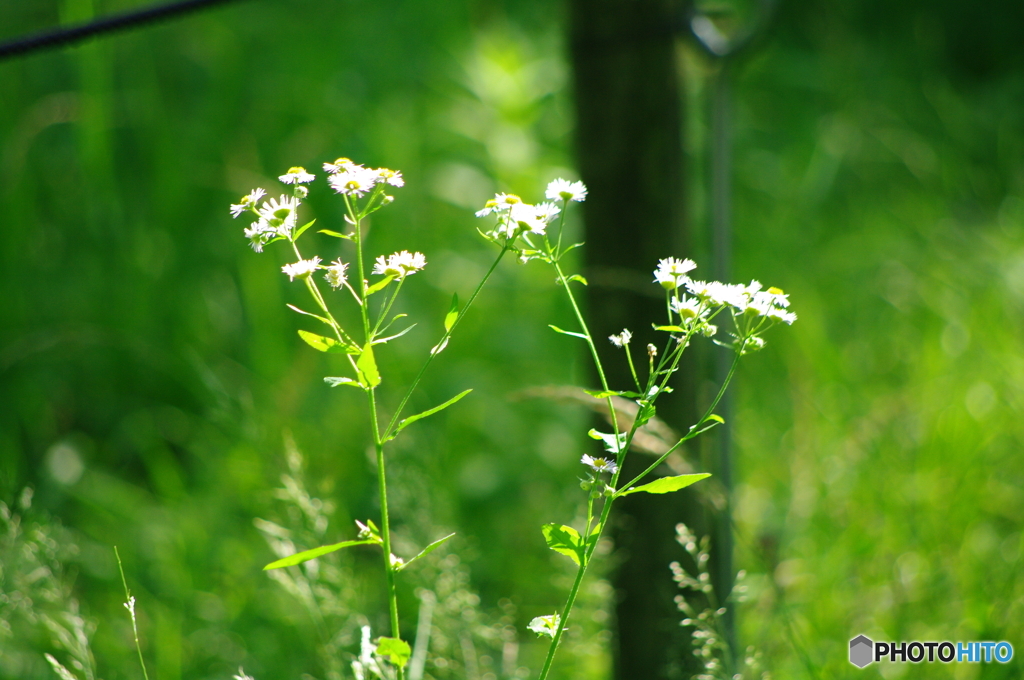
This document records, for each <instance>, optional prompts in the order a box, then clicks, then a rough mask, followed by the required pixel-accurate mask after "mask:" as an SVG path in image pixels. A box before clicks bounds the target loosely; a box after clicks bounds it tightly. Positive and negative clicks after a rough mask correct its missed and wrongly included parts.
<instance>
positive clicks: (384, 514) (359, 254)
mask: <svg viewBox="0 0 1024 680" xmlns="http://www.w3.org/2000/svg"><path fill="white" fill-rule="evenodd" d="M345 204H346V205H347V207H348V212H349V217H351V218H352V221H353V222H354V226H355V245H356V269H357V270H358V273H359V298H360V303H361V304H360V305H359V316H360V318H361V320H362V322H363V337H364V343H363V351H370V348H371V347H372V346H373V331H372V330H371V329H370V314H369V309H368V306H369V305H368V304H367V295H366V288H367V286H366V272H365V269H364V265H363V234H362V216H361V215H360V214H359V213H357V212H356V211H355V210H354V209H353V207H352V203H351V202H350V201H349V199H348V196H346V197H345ZM366 395H367V399H368V401H369V406H370V429H371V431H372V432H373V448H374V451H375V453H376V454H377V485H378V493H379V494H380V522H381V539H382V541H383V546H381V547H382V548H383V549H384V577H385V580H386V583H387V592H388V612H389V614H390V618H391V636H392V637H394V638H398V639H401V637H402V635H401V628H400V625H399V620H398V593H397V590H396V588H395V568H394V566H393V565H392V564H391V521H390V517H389V516H388V484H387V472H386V470H385V465H384V440H383V439H382V438H381V436H380V427H379V423H378V419H377V396H376V387H371V388H369V389H368V390H367V391H366ZM404 675H405V674H404V672H403V670H402V669H401V668H399V669H398V679H399V680H403V678H404Z"/></svg>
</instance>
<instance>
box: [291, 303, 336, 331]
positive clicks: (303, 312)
mask: <svg viewBox="0 0 1024 680" xmlns="http://www.w3.org/2000/svg"><path fill="white" fill-rule="evenodd" d="M288 308H289V309H291V310H292V311H295V312H298V313H299V314H305V315H306V316H311V317H313V318H314V319H319V320H320V321H323V322H324V323H325V324H327V325H328V326H331V327H332V328H333V327H334V326H333V325H332V324H331V322H330V320H328V319H325V318H324V317H322V316H319V315H317V314H312V313H310V312H307V311H306V310H304V309H299V308H298V307H296V306H295V305H293V304H288Z"/></svg>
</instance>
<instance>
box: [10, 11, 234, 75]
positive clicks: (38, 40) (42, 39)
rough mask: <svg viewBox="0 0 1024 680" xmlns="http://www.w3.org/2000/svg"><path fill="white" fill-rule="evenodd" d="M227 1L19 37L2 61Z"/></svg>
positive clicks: (116, 17)
mask: <svg viewBox="0 0 1024 680" xmlns="http://www.w3.org/2000/svg"><path fill="white" fill-rule="evenodd" d="M227 2H232V0H181V1H180V2H171V3H167V4H164V5H156V6H153V7H146V8H145V9H141V10H137V11H134V12H124V13H122V14H114V15H112V16H109V17H103V18H102V19H97V20H95V21H91V22H89V23H87V24H82V25H80V26H72V27H70V28H57V29H52V30H48V31H43V32H41V33H36V34H35V35H30V36H26V37H23V38H17V39H15V40H12V41H10V42H6V43H3V44H0V61H2V60H4V59H7V58H10V57H15V56H18V55H21V54H28V53H29V52H35V51H38V50H42V49H47V48H50V47H61V46H64V45H72V44H74V43H77V42H81V41H83V40H87V39H88V38H91V37H93V36H97V35H101V34H103V33H110V32H111V31H119V30H124V29H127V28H133V27H135V26H139V25H141V24H147V23H152V22H155V21H160V20H163V19H169V18H171V17H173V16H177V15H180V14H186V13H188V12H195V11H198V10H201V9H207V8H209V7H213V6H214V5H223V4H225V3H227Z"/></svg>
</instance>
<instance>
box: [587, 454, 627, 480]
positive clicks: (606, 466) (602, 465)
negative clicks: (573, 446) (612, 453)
mask: <svg viewBox="0 0 1024 680" xmlns="http://www.w3.org/2000/svg"><path fill="white" fill-rule="evenodd" d="M580 462H581V463H583V464H584V465H586V466H587V467H589V468H590V469H591V470H593V471H594V472H598V473H600V472H607V473H609V474H613V475H614V474H615V473H616V472H618V471H619V466H618V465H616V464H615V461H611V460H608V459H607V458H594V457H593V456H588V455H587V454H585V453H584V454H583V457H582V458H580Z"/></svg>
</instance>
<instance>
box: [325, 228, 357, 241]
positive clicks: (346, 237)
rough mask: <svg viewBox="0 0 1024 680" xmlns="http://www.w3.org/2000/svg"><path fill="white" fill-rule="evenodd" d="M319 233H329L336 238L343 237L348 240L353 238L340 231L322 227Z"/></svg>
mask: <svg viewBox="0 0 1024 680" xmlns="http://www.w3.org/2000/svg"><path fill="white" fill-rule="evenodd" d="M317 233H318V234H327V235H328V236H333V237H334V238H343V239H345V240H348V241H351V240H352V237H351V236H349V235H347V234H339V233H338V232H336V231H331V230H330V229H321V230H320V231H318V232H317Z"/></svg>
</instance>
